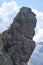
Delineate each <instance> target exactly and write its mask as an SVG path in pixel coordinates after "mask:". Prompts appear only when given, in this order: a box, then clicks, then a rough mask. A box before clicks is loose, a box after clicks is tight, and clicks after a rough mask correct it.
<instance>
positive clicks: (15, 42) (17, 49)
mask: <svg viewBox="0 0 43 65" xmlns="http://www.w3.org/2000/svg"><path fill="white" fill-rule="evenodd" d="M36 22H37V20H36V15H35V14H34V13H33V12H32V11H31V9H30V8H28V7H22V8H21V9H20V11H19V13H18V14H17V16H16V17H15V18H14V21H13V23H12V24H11V26H10V28H9V29H8V30H6V31H4V32H3V33H2V42H3V51H4V52H5V53H7V55H8V56H9V58H10V59H11V61H12V63H13V65H26V64H27V61H28V60H29V58H30V56H31V54H32V52H33V50H34V48H35V42H34V41H33V40H32V38H33V36H34V34H35V31H34V28H35V26H36ZM2 65H6V64H2ZM8 65H9V64H8Z"/></svg>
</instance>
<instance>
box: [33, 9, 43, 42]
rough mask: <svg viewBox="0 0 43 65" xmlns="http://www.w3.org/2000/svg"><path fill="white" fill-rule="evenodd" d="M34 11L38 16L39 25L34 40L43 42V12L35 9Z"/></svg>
mask: <svg viewBox="0 0 43 65" xmlns="http://www.w3.org/2000/svg"><path fill="white" fill-rule="evenodd" d="M32 11H33V12H34V13H35V14H36V18H37V25H36V28H35V31H36V34H35V36H34V37H33V40H34V41H36V42H43V12H39V11H38V10H35V9H32Z"/></svg>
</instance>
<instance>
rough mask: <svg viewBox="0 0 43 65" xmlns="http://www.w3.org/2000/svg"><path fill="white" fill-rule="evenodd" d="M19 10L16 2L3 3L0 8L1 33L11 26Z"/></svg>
mask: <svg viewBox="0 0 43 65" xmlns="http://www.w3.org/2000/svg"><path fill="white" fill-rule="evenodd" d="M19 8H20V7H19V6H18V5H17V3H16V2H15V1H11V2H8V3H7V2H3V3H2V6H1V7H0V32H3V31H4V30H5V29H7V28H8V26H10V24H11V23H12V21H13V18H14V17H15V16H16V14H17V13H18V11H19Z"/></svg>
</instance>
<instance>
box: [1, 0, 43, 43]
mask: <svg viewBox="0 0 43 65" xmlns="http://www.w3.org/2000/svg"><path fill="white" fill-rule="evenodd" d="M23 6H26V7H30V8H31V9H32V11H33V12H34V13H35V14H36V18H37V25H36V29H35V33H36V34H35V36H34V37H33V40H34V41H36V42H41V41H43V0H0V32H3V31H4V30H5V29H8V28H9V26H10V24H11V23H12V21H13V18H14V17H15V16H16V14H17V13H18V12H19V9H20V8H21V7H23Z"/></svg>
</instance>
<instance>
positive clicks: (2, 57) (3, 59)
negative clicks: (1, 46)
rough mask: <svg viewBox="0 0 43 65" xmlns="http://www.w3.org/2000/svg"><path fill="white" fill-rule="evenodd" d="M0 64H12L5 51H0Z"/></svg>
mask: <svg viewBox="0 0 43 65" xmlns="http://www.w3.org/2000/svg"><path fill="white" fill-rule="evenodd" d="M0 65H13V63H12V61H11V59H10V57H9V56H8V55H7V53H1V54H0Z"/></svg>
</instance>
